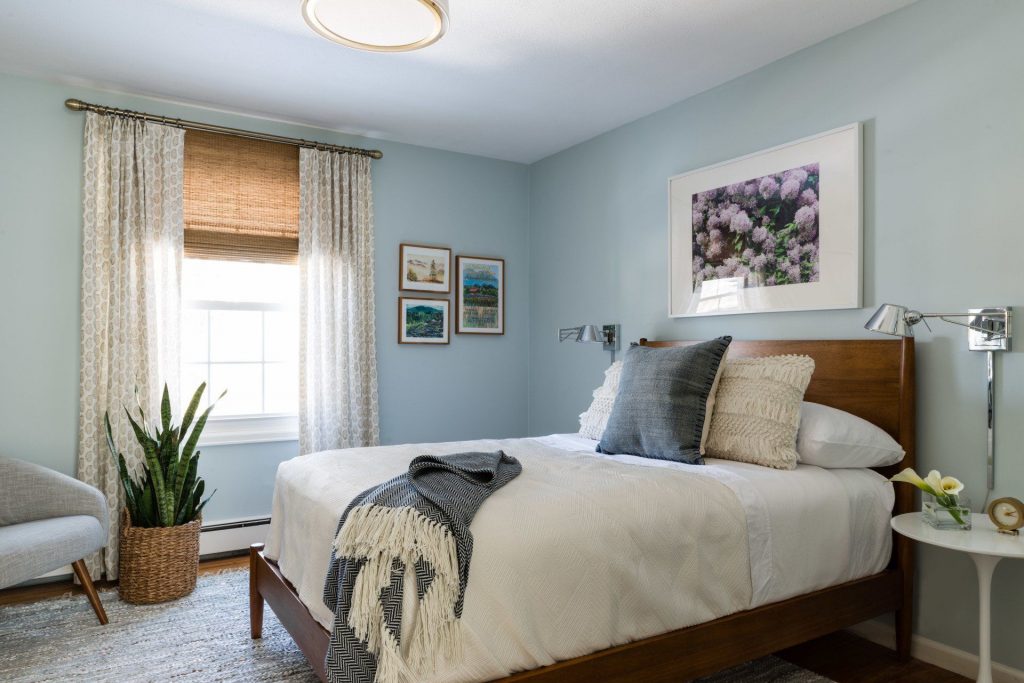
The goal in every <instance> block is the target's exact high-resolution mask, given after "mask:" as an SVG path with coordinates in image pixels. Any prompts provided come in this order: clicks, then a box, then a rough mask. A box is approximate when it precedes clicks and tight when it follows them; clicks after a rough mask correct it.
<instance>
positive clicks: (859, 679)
mask: <svg viewBox="0 0 1024 683" xmlns="http://www.w3.org/2000/svg"><path fill="white" fill-rule="evenodd" d="M248 563H249V557H248V555H239V556H236V557H226V558H219V559H216V560H206V561H203V562H200V563H199V573H200V574H215V573H218V572H222V571H225V570H232V569H245V568H246V567H248ZM109 585H110V584H109V583H106V582H97V583H96V586H97V587H98V588H102V587H107V586H109ZM72 594H75V595H84V594H83V592H82V589H81V587H80V586H73V585H72V584H71V582H70V581H68V582H63V581H62V582H60V583H47V584H41V585H38V586H29V587H28V588H10V589H7V590H2V591H0V605H9V604H13V603H18V602H32V601H35V600H44V599H46V598H53V597H58V596H61V595H72ZM83 599H84V598H83ZM777 654H778V656H779V657H782V658H783V659H785V660H787V661H789V662H792V663H793V664H796V665H797V666H801V667H803V668H805V669H809V670H811V671H814V672H816V673H818V674H821V675H822V676H825V677H827V678H831V679H832V680H834V681H837V682H838V683H895V682H897V681H899V682H900V683H969V680H970V679H967V678H964V677H963V676H959V675H957V674H955V673H952V672H950V671H946V670H945V669H940V668H938V667H936V666H932V665H931V664H925V663H924V662H920V661H917V660H916V659H915V660H911V661H909V662H906V663H900V662H899V661H897V660H896V655H895V653H894V652H893V651H892V650H889V649H887V648H884V647H882V646H881V645H876V644H874V643H871V642H868V641H866V640H864V639H863V638H858V637H857V636H855V635H853V634H851V633H847V632H845V631H842V632H839V633H833V634H831V635H828V636H825V637H823V638H818V639H817V640H812V641H810V642H808V643H804V644H803V645H798V646H796V647H793V648H790V649H788V650H783V651H782V652H779V653H777Z"/></svg>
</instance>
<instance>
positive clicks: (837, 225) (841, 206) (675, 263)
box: [669, 123, 861, 317]
mask: <svg viewBox="0 0 1024 683" xmlns="http://www.w3.org/2000/svg"><path fill="white" fill-rule="evenodd" d="M669 213H670V216H669V255H670V256H669V258H670V261H669V316H671V317H690V316H705V315H726V314H733V313H756V312H766V311H806V310H821V309H832V308H859V307H860V303H861V126H860V124H859V123H855V124H852V125H849V126H845V127H843V128H839V129H836V130H833V131H829V132H827V133H822V134H820V135H815V136H813V137H810V138H805V139H803V140H798V141H796V142H792V143H789V144H787V145H782V146H780V147H775V148H773V149H769V150H765V151H763V152H758V153H756V154H751V155H748V156H745V157H741V158H739V159H733V160H732V161H726V162H724V163H721V164H716V165H714V166H709V167H706V168H702V169H699V170H696V171H692V172H690V173H684V174H682V175H678V176H675V177H673V178H670V179H669Z"/></svg>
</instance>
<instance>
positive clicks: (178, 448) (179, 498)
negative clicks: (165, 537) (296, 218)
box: [103, 382, 224, 527]
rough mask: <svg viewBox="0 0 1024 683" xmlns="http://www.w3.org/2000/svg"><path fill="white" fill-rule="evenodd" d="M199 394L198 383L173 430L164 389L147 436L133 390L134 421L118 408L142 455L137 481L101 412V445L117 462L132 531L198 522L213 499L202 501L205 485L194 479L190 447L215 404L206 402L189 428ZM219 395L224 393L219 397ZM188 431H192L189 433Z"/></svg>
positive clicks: (194, 452)
mask: <svg viewBox="0 0 1024 683" xmlns="http://www.w3.org/2000/svg"><path fill="white" fill-rule="evenodd" d="M204 391H206V382H203V383H202V384H200V385H199V388H198V389H196V393H195V394H194V395H193V396H192V400H191V401H190V402H189V404H188V407H187V408H186V409H185V414H184V416H182V419H181V426H175V425H172V424H171V397H170V394H169V393H168V391H167V385H166V384H165V385H164V394H163V398H162V400H161V401H160V424H159V425H157V426H156V427H155V430H154V432H153V433H150V431H149V427H148V426H147V425H146V413H145V411H143V409H142V402H141V401H140V400H139V394H138V390H136V392H135V400H136V403H137V404H138V411H139V419H138V420H136V419H135V418H133V417H132V415H131V412H129V410H128V408H127V407H126V406H123V405H122V408H124V412H125V414H126V415H127V416H128V420H129V421H130V422H131V425H132V429H133V430H134V432H135V438H136V439H137V440H138V442H139V445H140V446H142V452H143V454H144V456H145V457H144V460H143V462H142V476H141V477H140V478H139V480H138V481H136V478H135V477H133V476H132V474H131V473H130V472H129V470H128V465H127V463H126V461H125V458H124V454H122V453H121V452H120V451H118V449H117V446H116V445H115V444H114V435H113V432H112V431H111V428H110V414H109V412H108V413H104V415H103V421H104V423H105V425H106V429H107V446H108V447H109V448H110V454H111V455H112V456H114V457H115V458H116V459H117V466H118V471H119V473H120V477H121V485H122V486H123V487H124V495H125V503H126V507H127V509H128V514H129V515H131V519H132V525H133V526H139V527H169V526H178V525H179V524H188V523H189V522H191V521H193V520H194V519H196V518H198V517H199V513H200V512H201V511H202V509H203V507H204V506H205V505H206V503H208V502H209V500H210V498H212V497H213V493H211V494H210V495H209V496H207V497H206V498H205V499H204V498H203V490H204V489H205V488H206V484H205V482H204V481H203V479H202V477H200V476H198V475H197V474H196V470H197V469H198V467H199V451H197V450H196V445H197V444H198V443H199V435H200V434H202V431H203V427H205V426H206V419H207V418H208V417H209V416H210V411H211V410H213V406H214V405H215V404H216V401H214V402H213V403H211V404H210V406H209V407H208V408H207V409H206V410H205V411H203V413H202V414H201V415H200V416H199V419H198V420H196V422H195V425H193V424H192V420H193V418H194V417H195V415H196V410H197V409H198V408H199V402H200V401H201V400H202V397H203V392H204ZM223 396H224V394H221V395H220V397H223ZM220 397H218V400H219V399H220ZM189 427H192V431H191V432H189ZM214 493H216V491H214Z"/></svg>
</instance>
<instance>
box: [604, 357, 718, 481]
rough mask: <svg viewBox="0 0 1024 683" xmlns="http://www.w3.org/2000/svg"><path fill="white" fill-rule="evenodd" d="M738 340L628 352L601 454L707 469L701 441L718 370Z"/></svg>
mask: <svg viewBox="0 0 1024 683" xmlns="http://www.w3.org/2000/svg"><path fill="white" fill-rule="evenodd" d="M731 341H732V337H719V338H718V339H712V340H711V341H707V342H703V343H701V344H694V345H693V346H682V347H669V348H654V347H649V346H633V347H630V349H629V350H628V351H627V352H626V358H625V360H624V361H623V363H622V377H621V378H620V379H619V393H618V395H617V396H616V397H615V405H614V406H613V407H612V414H611V416H610V417H609V418H608V426H607V428H605V430H604V434H603V435H602V437H601V442H600V443H599V444H598V445H597V450H598V452H599V453H624V454H629V455H641V456H644V457H647V458H657V459H659V460H675V461H676V462H686V463H691V464H695V465H696V464H703V462H704V461H703V459H702V458H701V439H702V437H703V434H704V422H705V418H706V417H709V415H710V410H709V406H708V402H709V400H711V401H713V400H714V399H713V397H712V391H713V390H714V388H715V384H716V383H715V378H716V377H717V375H718V368H719V365H720V364H721V362H722V358H723V357H724V356H725V353H726V351H727V350H728V349H729V342H731Z"/></svg>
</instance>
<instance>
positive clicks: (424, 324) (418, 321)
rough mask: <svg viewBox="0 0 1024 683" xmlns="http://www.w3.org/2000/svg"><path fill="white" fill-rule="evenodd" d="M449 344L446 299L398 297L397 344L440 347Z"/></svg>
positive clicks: (449, 335) (449, 316)
mask: <svg viewBox="0 0 1024 683" xmlns="http://www.w3.org/2000/svg"><path fill="white" fill-rule="evenodd" d="M410 317H412V318H413V319H410ZM450 342H451V306H450V302H449V301H448V299H429V298H423V297H413V296H400V297H398V343H399V344H425V345H441V344H448V343H450Z"/></svg>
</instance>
